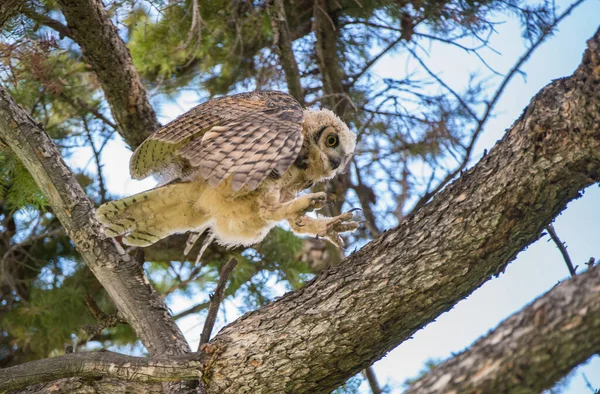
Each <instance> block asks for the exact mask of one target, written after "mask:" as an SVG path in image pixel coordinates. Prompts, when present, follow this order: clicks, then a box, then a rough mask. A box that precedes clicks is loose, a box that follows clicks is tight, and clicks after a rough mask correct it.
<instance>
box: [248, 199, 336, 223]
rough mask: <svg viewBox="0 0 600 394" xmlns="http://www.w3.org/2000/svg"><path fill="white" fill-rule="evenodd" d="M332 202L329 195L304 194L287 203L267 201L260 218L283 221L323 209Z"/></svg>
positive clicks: (262, 207) (261, 207) (261, 209)
mask: <svg viewBox="0 0 600 394" xmlns="http://www.w3.org/2000/svg"><path fill="white" fill-rule="evenodd" d="M328 202H330V199H329V198H328V197H327V193H324V192H319V193H310V194H303V195H301V196H300V197H298V198H295V199H294V200H292V201H289V202H286V203H280V202H278V201H265V202H263V203H262V204H260V208H259V210H260V216H261V217H262V218H263V219H265V220H274V221H281V220H286V219H288V218H291V217H296V216H299V215H304V214H305V213H306V212H310V211H315V210H318V209H321V208H323V207H324V206H325V204H327V203H328Z"/></svg>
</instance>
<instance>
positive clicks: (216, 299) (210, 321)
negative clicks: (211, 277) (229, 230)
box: [198, 258, 237, 351]
mask: <svg viewBox="0 0 600 394" xmlns="http://www.w3.org/2000/svg"><path fill="white" fill-rule="evenodd" d="M236 265H237V260H236V259H235V258H231V260H229V261H228V262H227V263H225V265H224V266H223V268H222V269H221V277H220V278H219V283H218V284H217V288H216V289H215V293H214V294H213V295H211V297H210V303H209V305H208V313H207V315H206V321H205V322H204V328H203V329H202V334H201V335H200V343H199V344H198V351H200V346H202V345H203V344H205V343H207V342H208V340H209V339H210V333H211V332H212V329H213V327H214V326H215V322H216V320H217V312H218V311H219V305H220V304H221V301H223V295H224V294H225V286H226V285H227V281H228V280H229V276H230V275H231V273H232V272H233V269H234V268H235V266H236Z"/></svg>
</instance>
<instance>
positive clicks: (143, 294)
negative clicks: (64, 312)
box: [0, 87, 190, 355]
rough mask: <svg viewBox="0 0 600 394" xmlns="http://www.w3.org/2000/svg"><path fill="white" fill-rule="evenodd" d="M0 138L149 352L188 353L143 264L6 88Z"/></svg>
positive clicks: (0, 96) (1, 94)
mask: <svg viewBox="0 0 600 394" xmlns="http://www.w3.org/2000/svg"><path fill="white" fill-rule="evenodd" d="M0 137H1V138H2V139H4V140H5V141H6V142H7V143H8V145H9V146H10V147H11V149H12V150H13V151H14V152H15V153H16V154H17V156H18V157H19V158H20V159H21V160H22V161H23V164H24V165H25V166H26V167H27V169H28V170H29V172H30V173H31V174H32V176H33V178H34V179H35V180H36V182H37V184H38V185H39V187H40V189H41V190H42V192H43V193H44V195H45V196H46V198H47V199H48V201H49V202H50V205H51V206H52V208H53V210H54V213H55V214H56V216H57V217H58V219H59V220H60V222H61V223H62V225H63V227H64V228H65V231H66V233H67V235H68V236H69V237H70V238H71V239H72V240H73V242H74V243H75V246H76V247H77V250H78V251H79V253H81V255H82V257H83V258H84V260H85V262H86V263H87V265H88V266H89V267H90V269H91V270H92V272H93V273H94V275H95V276H96V277H97V278H98V281H99V282H100V283H101V284H102V286H104V288H105V289H106V290H107V292H108V293H109V294H110V296H111V298H112V300H113V302H114V303H115V305H116V306H117V308H118V310H119V311H120V312H121V313H123V315H124V316H125V318H126V319H127V321H128V322H129V324H130V325H131V326H132V327H133V328H134V330H135V331H136V332H137V334H138V336H139V338H140V339H141V341H142V343H143V344H144V345H145V346H146V348H147V349H148V351H149V352H150V354H153V355H154V354H160V355H170V354H181V353H185V352H188V351H189V350H190V349H189V346H188V345H187V342H186V341H185V339H184V338H183V335H182V334H181V331H180V330H179V328H178V327H177V326H176V325H175V323H174V322H173V321H172V320H171V317H170V315H169V312H168V310H167V307H166V305H165V304H164V301H163V300H162V298H161V297H160V296H159V295H158V294H157V293H156V292H155V291H154V289H153V288H152V287H151V286H150V283H149V282H148V280H147V279H146V277H145V276H144V273H143V270H142V267H141V266H140V265H139V264H138V263H137V262H136V261H134V259H132V258H131V257H130V256H129V255H128V254H127V253H125V251H124V250H123V249H122V248H121V247H120V246H119V245H118V244H117V243H116V242H115V241H114V240H112V239H107V238H106V237H105V236H104V235H103V234H102V231H101V226H100V224H99V223H98V221H97V220H96V218H95V216H94V207H93V205H92V203H91V202H90V200H89V199H88V198H87V196H86V195H85V192H84V191H83V189H82V188H81V186H80V185H79V183H77V180H75V178H74V176H73V174H72V172H71V171H70V170H69V168H68V167H67V166H66V164H65V163H64V161H63V160H62V158H61V156H60V153H59V151H58V149H57V148H56V146H55V145H54V143H53V142H52V141H51V140H50V138H49V137H48V135H47V134H46V133H44V131H43V130H42V129H41V128H40V127H39V126H38V125H37V124H36V123H35V122H34V121H33V119H31V117H30V116H29V115H28V114H27V113H26V112H25V111H24V110H23V109H22V108H21V107H20V106H19V105H17V104H16V103H15V102H14V100H13V99H12V97H10V95H9V94H8V93H7V92H6V91H5V90H4V89H3V88H2V87H0Z"/></svg>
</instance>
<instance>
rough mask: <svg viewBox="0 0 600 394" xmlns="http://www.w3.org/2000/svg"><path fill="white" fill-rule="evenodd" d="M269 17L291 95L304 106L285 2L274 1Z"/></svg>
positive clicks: (281, 0) (280, 0)
mask: <svg viewBox="0 0 600 394" xmlns="http://www.w3.org/2000/svg"><path fill="white" fill-rule="evenodd" d="M269 16H270V18H271V26H272V27H273V32H274V38H273V42H274V44H275V45H276V46H277V50H278V51H279V61H280V62H281V68H283V73H284V76H285V81H286V83H287V86H288V91H289V93H290V94H291V95H292V96H294V98H295V99H296V100H298V102H299V103H300V104H302V106H304V92H303V89H302V84H301V83H300V71H299V70H298V63H297V62H296V56H294V50H293V48H292V41H293V40H292V35H291V32H290V27H289V25H288V18H287V17H286V12H285V3H284V0H272V1H271V4H270V6H269Z"/></svg>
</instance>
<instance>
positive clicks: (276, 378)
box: [208, 30, 600, 393]
mask: <svg viewBox="0 0 600 394" xmlns="http://www.w3.org/2000/svg"><path fill="white" fill-rule="evenodd" d="M588 44H589V48H588V50H587V51H586V54H585V56H584V59H583V62H582V64H581V66H580V67H579V69H578V70H577V71H576V72H575V74H574V75H573V76H572V77H570V78H564V79H560V80H556V81H554V82H553V83H551V84H550V85H548V86H547V87H545V88H544V89H543V90H542V91H541V92H540V93H539V94H538V95H537V96H536V97H535V98H534V99H533V100H532V102H531V103H530V105H529V106H528V108H527V109H526V110H525V111H524V113H523V114H522V116H521V117H520V118H519V119H518V120H517V121H516V122H515V124H514V125H513V126H512V127H511V128H510V129H509V130H508V132H507V133H506V135H505V136H504V138H503V139H502V141H501V142H499V143H498V144H497V145H496V146H495V147H494V148H493V149H492V150H491V151H490V153H489V154H488V155H487V156H486V157H485V158H483V159H482V160H481V162H480V163H479V164H477V165H476V166H475V167H474V168H473V169H471V170H469V171H468V172H466V173H464V174H463V175H462V176H461V177H460V178H459V179H458V180H457V181H455V182H454V183H453V184H451V185H449V186H448V187H447V188H446V189H445V190H443V191H442V192H441V193H440V194H439V195H438V196H436V197H435V198H434V199H433V200H432V201H431V202H430V203H429V204H427V205H426V206H425V207H423V208H422V209H421V210H420V211H418V212H416V213H415V214H413V215H411V216H409V217H407V218H406V219H405V220H404V221H403V223H402V224H401V225H400V226H399V227H397V228H395V229H393V230H391V231H387V232H386V233H384V234H383V235H382V236H381V237H379V238H378V239H377V240H375V241H374V242H371V243H370V244H368V245H366V246H365V247H364V248H363V249H361V250H360V251H358V252H357V253H354V254H352V255H351V256H349V257H348V258H347V259H346V260H345V261H344V262H343V263H342V264H340V265H339V266H336V267H333V268H331V269H329V270H327V271H325V272H324V273H322V274H321V275H319V276H318V277H317V278H316V279H315V280H314V281H312V282H310V283H309V284H307V285H306V286H305V287H304V288H302V289H300V290H299V291H296V292H294V293H290V294H288V295H286V296H284V297H282V298H281V299H279V300H278V301H276V302H274V303H272V304H269V305H267V306H266V307H264V308H261V309H259V310H257V311H254V312H252V313H250V314H247V315H245V316H243V317H242V318H240V319H239V320H237V321H236V322H234V323H232V324H231V325H229V326H227V327H225V328H224V329H223V330H222V331H221V332H220V333H219V334H218V335H217V337H216V338H215V339H214V340H213V341H212V342H211V343H213V344H215V345H217V346H220V347H221V348H222V349H223V352H222V354H221V355H220V356H219V359H218V360H217V362H216V363H215V365H214V366H213V370H212V371H213V374H212V379H211V380H210V384H209V386H208V392H213V393H217V392H219V393H234V392H243V391H244V390H248V391H252V392H254V393H261V392H265V393H266V392H269V393H278V392H294V393H309V392H310V393H315V392H327V391H328V390H331V389H333V388H335V387H337V386H338V385H339V384H340V383H341V382H343V381H344V380H345V379H347V378H348V377H349V376H352V375H353V374H355V373H357V372H358V371H360V369H362V368H365V367H366V366H368V365H370V364H371V363H373V362H374V361H376V360H377V359H379V358H381V357H382V356H383V355H384V354H385V353H386V352H388V351H390V350H391V349H392V348H394V347H395V346H397V345H398V344H399V343H401V342H402V341H403V340H406V339H407V338H409V337H410V336H411V335H412V334H413V333H414V332H415V331H417V330H418V329H420V328H421V327H423V326H424V325H425V324H427V323H429V322H431V321H432V320H433V319H435V318H436V317H437V316H439V315H440V314H441V313H443V312H445V311H448V310H449V309H450V308H452V306H453V305H454V304H456V303H457V302H458V301H459V300H461V299H463V298H464V297H465V296H467V295H468V294H469V293H471V292H472V291H473V290H475V289H476V288H478V287H479V286H481V284H483V283H484V282H485V281H487V280H488V279H490V278H491V277H492V276H493V275H495V274H498V273H499V272H501V271H503V270H504V268H505V267H506V265H507V264H508V263H509V262H510V261H512V260H513V259H514V258H515V256H516V255H517V253H518V252H519V251H520V250H522V249H523V248H525V247H526V246H527V245H529V244H530V243H532V242H533V241H535V240H536V239H537V238H538V237H539V235H540V233H541V230H542V229H543V227H544V226H545V225H547V224H548V223H549V222H550V221H551V220H552V219H553V218H554V217H555V216H556V215H557V214H558V213H559V212H561V211H562V210H563V209H564V208H565V206H566V204H567V203H568V202H569V201H571V200H573V199H575V198H577V197H578V196H579V193H580V190H582V189H583V188H585V187H587V186H589V185H591V184H593V183H595V182H598V181H599V180H600V30H599V31H598V32H597V33H596V34H595V36H594V37H593V38H592V39H591V40H590V41H589V42H588Z"/></svg>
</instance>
